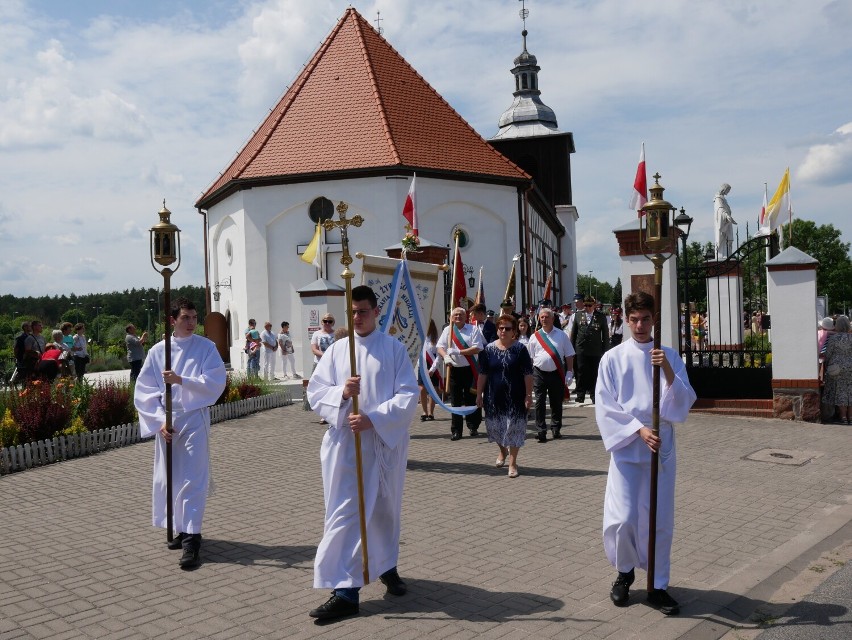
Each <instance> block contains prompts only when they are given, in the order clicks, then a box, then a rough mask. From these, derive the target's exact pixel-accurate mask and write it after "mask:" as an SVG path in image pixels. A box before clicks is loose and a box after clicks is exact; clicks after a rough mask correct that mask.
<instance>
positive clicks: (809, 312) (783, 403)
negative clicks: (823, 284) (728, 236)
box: [766, 247, 820, 422]
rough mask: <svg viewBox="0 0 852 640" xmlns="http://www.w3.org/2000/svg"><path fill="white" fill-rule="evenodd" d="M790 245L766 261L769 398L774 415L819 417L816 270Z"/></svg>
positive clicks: (809, 259)
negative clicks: (768, 328)
mask: <svg viewBox="0 0 852 640" xmlns="http://www.w3.org/2000/svg"><path fill="white" fill-rule="evenodd" d="M818 265H819V263H818V262H817V260H815V259H814V258H812V257H811V256H809V255H808V254H806V253H804V252H803V251H800V250H799V249H797V248H796V247H787V248H786V249H784V251H782V252H781V253H779V254H778V255H777V256H775V257H774V258H772V259H771V260H768V261H767V262H766V272H767V276H766V289H767V296H768V298H769V318H770V323H771V327H772V329H771V331H772V333H771V338H772V401H773V410H774V413H775V417H776V418H782V419H789V420H802V421H804V422H819V421H820V396H819V365H818V360H817V358H818V349H817V332H816V269H817V266H818Z"/></svg>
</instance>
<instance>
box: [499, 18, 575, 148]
mask: <svg viewBox="0 0 852 640" xmlns="http://www.w3.org/2000/svg"><path fill="white" fill-rule="evenodd" d="M520 14H521V19H523V21H524V30H523V31H521V36H522V37H523V47H524V48H523V51H521V54H520V55H519V56H518V57H517V58H515V66H514V68H513V69H512V75H513V76H515V91H514V92H513V94H512V95H513V96H514V97H515V99H514V101H513V102H512V106H510V107H509V108H508V109H506V110H505V111H504V112H503V115H501V116H500V120H499V122H498V126H499V127H500V130H499V131H498V132H497V135H495V136H494V137H493V138H492V140H499V139H501V138H525V137H530V136H541V135H549V134H552V133H560V131H559V129H557V123H556V114H555V113H554V112H553V109H551V108H550V107H548V106H547V105H546V104H544V103H543V102H542V101H541V98H540V96H541V91H540V90H539V88H538V87H539V84H538V72H539V71H541V67H539V66H538V60H537V59H536V57H535V56H534V55H533V54H531V53H530V52H529V51H527V34H528V32H527V30H526V18H527V16H528V15H529V10H527V9H526V8H524V9H521V11H520Z"/></svg>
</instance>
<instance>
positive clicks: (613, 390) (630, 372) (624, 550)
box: [595, 293, 695, 615]
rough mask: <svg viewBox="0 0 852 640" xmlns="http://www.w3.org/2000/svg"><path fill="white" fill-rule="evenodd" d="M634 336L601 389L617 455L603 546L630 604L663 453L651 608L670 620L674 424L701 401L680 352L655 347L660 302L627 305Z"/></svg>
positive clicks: (609, 361)
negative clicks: (655, 421) (655, 418)
mask: <svg viewBox="0 0 852 640" xmlns="http://www.w3.org/2000/svg"><path fill="white" fill-rule="evenodd" d="M624 310H625V315H626V316H627V325H628V327H629V328H630V330H631V332H632V334H633V337H632V338H631V339H628V340H625V341H624V342H622V343H621V344H620V345H618V346H616V347H614V348H612V349H610V350H609V351H607V352H606V353H605V354H604V355H603V358H602V360H601V363H600V368H599V370H598V379H597V386H596V389H595V418H596V419H597V423H598V429H600V432H601V436H602V437H603V443H604V446H605V447H606V450H607V451H609V452H610V454H611V457H610V463H609V475H608V476H607V484H606V496H605V498H604V517H603V541H604V550H605V551H606V555H607V558H608V559H609V561H610V562H611V563H612V565H613V566H614V567H615V568H616V569H617V570H618V576H617V578H616V580H615V582H614V583H613V585H612V590H611V592H610V598H611V599H612V601H613V603H614V604H615V605H616V606H618V607H624V606H627V602H628V599H629V589H630V585H631V584H632V583H633V580H634V577H635V575H634V571H633V570H634V568H635V567H639V568H641V569H644V570H647V568H648V525H649V520H648V511H649V508H650V507H649V504H650V480H651V455H652V452H653V451H658V452H659V460H660V466H659V475H658V486H657V522H656V525H657V526H656V536H657V538H656V546H655V549H656V562H655V568H654V585H653V587H654V588H653V590H652V591H651V592H650V593H648V602H649V603H650V604H651V605H652V606H654V607H656V608H658V609H659V610H660V611H661V612H662V613H664V614H665V615H675V614H677V613H678V611H679V607H678V603H677V602H676V601H675V600H674V598H672V597H671V596H670V595H669V593H668V591H667V589H668V586H669V572H670V564H671V562H670V555H671V547H672V534H673V532H674V495H675V491H674V489H675V468H676V459H675V434H674V427H673V425H674V424H675V423H680V422H684V421H685V420H686V418H687V416H688V415H689V409H690V407H691V406H692V403H693V402H695V392H694V391H693V390H692V387H691V386H690V384H689V378H688V377H687V375H686V368H685V367H684V365H683V362H682V361H681V359H680V358H679V357H678V354H677V352H676V351H674V350H673V349H671V348H669V347H662V348H661V349H654V342H653V337H652V330H653V324H654V321H653V316H654V298H653V296H650V295H648V294H647V293H632V294H630V295H629V296H627V298H626V300H625V305H624ZM652 365H659V367H660V373H661V375H660V432H659V434H660V435H659V437H657V436H655V435H654V433H653V431H652V429H651V423H652V410H653V375H652V372H653V366H652Z"/></svg>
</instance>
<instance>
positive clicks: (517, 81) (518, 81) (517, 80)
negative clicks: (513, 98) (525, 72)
mask: <svg viewBox="0 0 852 640" xmlns="http://www.w3.org/2000/svg"><path fill="white" fill-rule="evenodd" d="M520 90H521V79H520V77H518V76H515V91H520Z"/></svg>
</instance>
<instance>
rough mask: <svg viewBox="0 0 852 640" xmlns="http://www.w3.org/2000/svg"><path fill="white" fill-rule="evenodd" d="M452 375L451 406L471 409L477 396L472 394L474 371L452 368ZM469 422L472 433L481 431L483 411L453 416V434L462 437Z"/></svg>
mask: <svg viewBox="0 0 852 640" xmlns="http://www.w3.org/2000/svg"><path fill="white" fill-rule="evenodd" d="M450 369H451V370H452V373H450V405H451V406H453V407H465V406H467V407H469V406H471V405H474V404H476V396H474V395H473V393H472V392H471V387H473V371H471V369H470V367H451V368H450ZM465 422H467V428H468V429H470V430H471V431H476V430H477V429H479V425H480V424H481V423H482V409H477V410H476V411H474V412H473V413H471V414H470V415H469V416H466V417H462V416H458V415H456V414H453V418H452V426H451V429H450V431H451V433H458V434H459V435H461V432H462V426H463V425H464V423H465Z"/></svg>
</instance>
